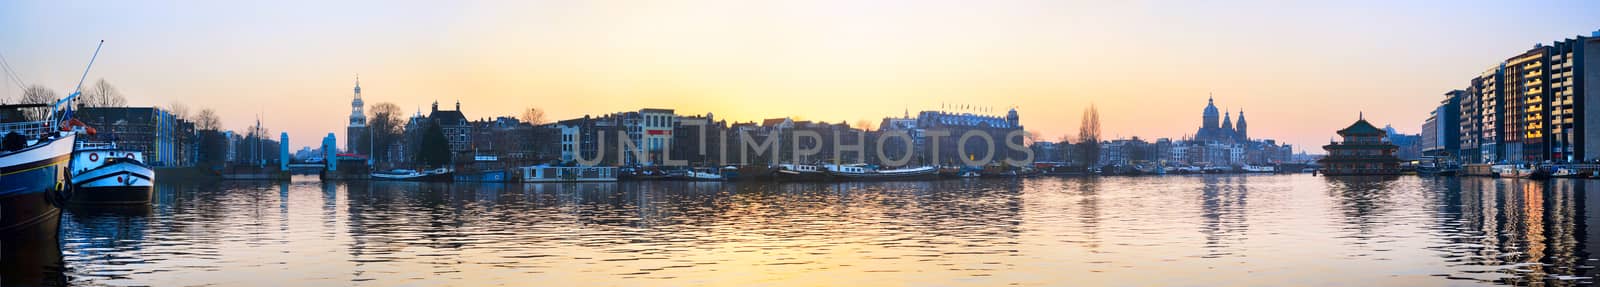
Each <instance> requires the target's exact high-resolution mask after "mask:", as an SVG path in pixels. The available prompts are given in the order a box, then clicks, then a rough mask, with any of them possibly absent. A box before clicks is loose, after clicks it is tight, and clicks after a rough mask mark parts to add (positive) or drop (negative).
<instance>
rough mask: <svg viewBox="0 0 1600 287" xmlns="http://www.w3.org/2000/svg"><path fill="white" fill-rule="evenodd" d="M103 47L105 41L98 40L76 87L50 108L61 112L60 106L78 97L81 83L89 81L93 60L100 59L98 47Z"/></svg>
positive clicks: (81, 88) (81, 89)
mask: <svg viewBox="0 0 1600 287" xmlns="http://www.w3.org/2000/svg"><path fill="white" fill-rule="evenodd" d="M105 45H106V40H100V43H99V44H96V45H95V46H94V54H93V55H90V56H89V65H87V66H84V67H83V76H82V77H79V78H78V86H77V87H76V88H73V90H72V93H71V94H67V97H65V98H61V100H59V101H56V104H55V105H54V106H52V107H53V108H54V109H55V110H61V106H62V105H64V104H66V103H69V102H72V100H75V99H77V98H78V95H79V94H81V93H82V92H83V81H84V80H87V79H89V69H90V68H93V67H94V60H95V59H96V58H99V57H100V47H103V46H105ZM68 108H71V106H68Z"/></svg>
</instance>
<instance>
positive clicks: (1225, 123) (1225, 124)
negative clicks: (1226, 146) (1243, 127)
mask: <svg viewBox="0 0 1600 287" xmlns="http://www.w3.org/2000/svg"><path fill="white" fill-rule="evenodd" d="M1222 132H1223V133H1224V134H1225V135H1228V136H1231V134H1233V117H1232V116H1230V115H1228V114H1226V113H1224V114H1222Z"/></svg>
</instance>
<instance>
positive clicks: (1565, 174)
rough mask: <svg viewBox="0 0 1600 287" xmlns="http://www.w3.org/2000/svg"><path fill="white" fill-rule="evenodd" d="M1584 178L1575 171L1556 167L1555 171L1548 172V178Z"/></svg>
mask: <svg viewBox="0 0 1600 287" xmlns="http://www.w3.org/2000/svg"><path fill="white" fill-rule="evenodd" d="M1584 176H1585V174H1583V173H1581V172H1578V170H1577V169H1574V168H1568V167H1558V168H1556V169H1555V171H1552V172H1550V177H1561V178H1582V177H1584Z"/></svg>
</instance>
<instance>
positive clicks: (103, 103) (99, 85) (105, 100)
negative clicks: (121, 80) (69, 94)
mask: <svg viewBox="0 0 1600 287" xmlns="http://www.w3.org/2000/svg"><path fill="white" fill-rule="evenodd" d="M78 104H79V105H81V106H83V107H90V108H104V107H124V106H127V105H128V99H127V98H124V97H123V96H122V93H121V92H117V87H115V86H112V85H111V83H110V82H106V79H99V80H96V81H95V82H94V84H93V85H90V86H89V89H88V90H86V91H83V94H82V95H79V97H78Z"/></svg>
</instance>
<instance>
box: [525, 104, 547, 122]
mask: <svg viewBox="0 0 1600 287" xmlns="http://www.w3.org/2000/svg"><path fill="white" fill-rule="evenodd" d="M522 122H525V123H528V124H530V125H535V126H537V125H542V124H545V118H544V110H542V109H539V108H528V109H527V110H523V111H522Z"/></svg>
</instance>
